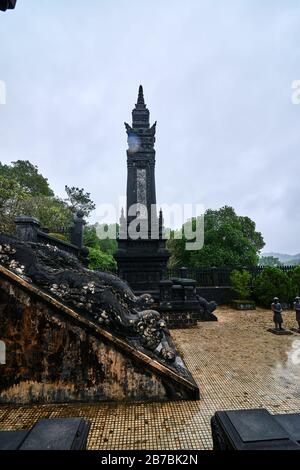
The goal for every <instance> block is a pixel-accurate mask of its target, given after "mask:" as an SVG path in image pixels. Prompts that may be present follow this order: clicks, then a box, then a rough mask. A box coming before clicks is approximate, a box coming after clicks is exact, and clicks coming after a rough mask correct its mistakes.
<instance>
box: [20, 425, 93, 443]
mask: <svg viewBox="0 0 300 470" xmlns="http://www.w3.org/2000/svg"><path fill="white" fill-rule="evenodd" d="M89 429H90V424H89V423H88V422H87V421H85V420H83V419H82V418H62V419H41V420H40V421H38V423H37V424H36V425H35V426H34V427H33V428H32V429H31V431H30V432H29V434H28V436H27V437H26V439H25V441H24V442H23V443H22V444H21V446H20V450H81V449H85V448H86V443H87V437H88V432H89Z"/></svg>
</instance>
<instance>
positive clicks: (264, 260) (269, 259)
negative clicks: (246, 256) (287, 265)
mask: <svg viewBox="0 0 300 470" xmlns="http://www.w3.org/2000/svg"><path fill="white" fill-rule="evenodd" d="M259 264H260V265H261V266H271V267H276V266H282V263H281V262H280V261H279V259H278V258H275V257H274V256H262V257H261V258H259Z"/></svg>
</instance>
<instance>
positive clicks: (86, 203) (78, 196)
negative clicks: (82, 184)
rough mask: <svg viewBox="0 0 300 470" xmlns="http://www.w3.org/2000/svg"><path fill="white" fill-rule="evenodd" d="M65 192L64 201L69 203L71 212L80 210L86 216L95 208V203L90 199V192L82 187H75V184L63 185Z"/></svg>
mask: <svg viewBox="0 0 300 470" xmlns="http://www.w3.org/2000/svg"><path fill="white" fill-rule="evenodd" d="M65 191H66V193H67V196H68V197H67V199H66V202H67V204H68V205H69V207H70V209H71V211H72V212H74V213H75V212H78V211H80V212H82V213H83V215H85V216H86V217H88V216H89V214H90V213H91V212H92V211H93V210H94V209H95V207H96V205H95V204H94V202H93V201H92V200H91V197H90V196H91V194H90V193H87V192H85V191H84V189H83V188H77V187H75V186H72V187H69V186H67V185H66V186H65Z"/></svg>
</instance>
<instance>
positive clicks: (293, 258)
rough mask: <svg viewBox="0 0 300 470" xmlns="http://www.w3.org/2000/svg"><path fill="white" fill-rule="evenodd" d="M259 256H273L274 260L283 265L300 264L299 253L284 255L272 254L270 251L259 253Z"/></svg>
mask: <svg viewBox="0 0 300 470" xmlns="http://www.w3.org/2000/svg"><path fill="white" fill-rule="evenodd" d="M261 256H273V257H274V258H278V259H279V261H280V262H281V263H283V264H285V265H294V264H300V253H298V254H296V255H288V254H284V253H274V252H272V251H271V252H269V253H261Z"/></svg>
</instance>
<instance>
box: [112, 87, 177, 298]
mask: <svg viewBox="0 0 300 470" xmlns="http://www.w3.org/2000/svg"><path fill="white" fill-rule="evenodd" d="M149 119H150V113H149V110H148V109H147V107H146V104H145V100H144V94H143V87H142V86H141V85H140V87H139V93H138V99H137V103H136V105H135V108H134V109H133V111H132V126H130V125H129V124H127V123H125V127H126V132H127V137H128V140H127V141H128V149H127V195H126V196H127V201H126V203H127V207H126V212H125V214H124V211H122V214H121V218H120V232H119V239H118V251H117V253H116V255H115V258H116V260H117V263H118V268H119V275H120V277H122V278H123V279H125V280H126V281H127V282H128V283H129V285H130V287H132V289H133V290H134V291H136V292H152V293H154V292H155V291H158V289H159V281H160V280H161V279H162V278H163V277H164V276H165V272H166V267H167V262H168V259H169V256H170V255H169V253H168V251H167V250H166V247H165V244H166V240H165V239H164V238H163V216H162V212H161V211H160V212H159V215H157V208H156V192H155V149H154V143H155V130H156V122H155V123H154V124H153V125H152V126H151V127H150V123H149Z"/></svg>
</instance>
